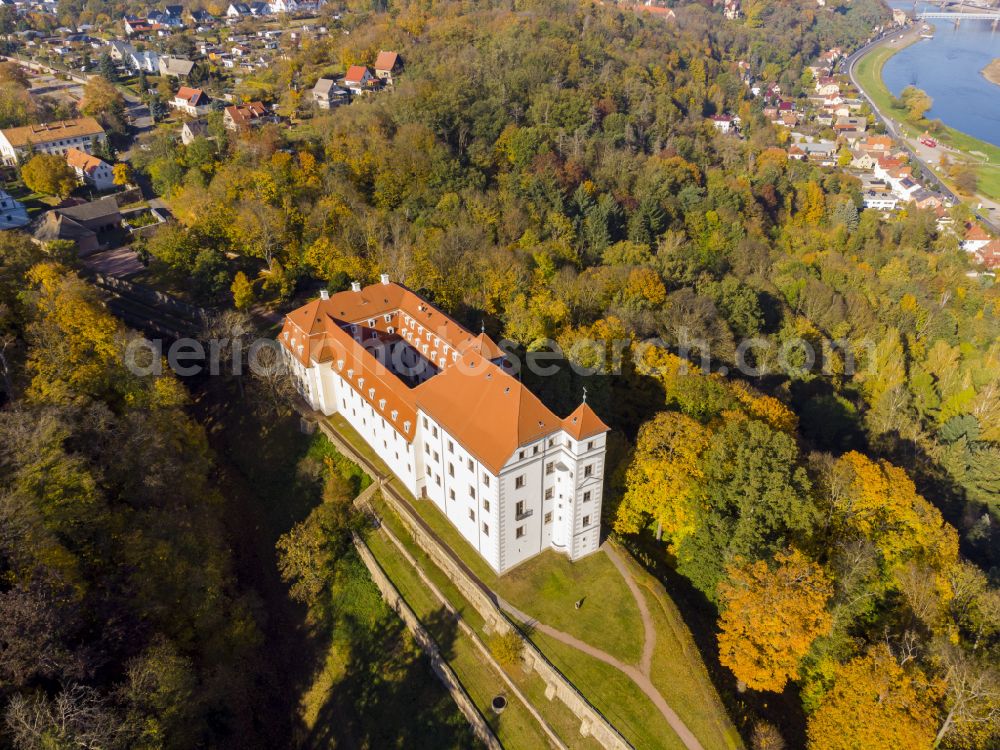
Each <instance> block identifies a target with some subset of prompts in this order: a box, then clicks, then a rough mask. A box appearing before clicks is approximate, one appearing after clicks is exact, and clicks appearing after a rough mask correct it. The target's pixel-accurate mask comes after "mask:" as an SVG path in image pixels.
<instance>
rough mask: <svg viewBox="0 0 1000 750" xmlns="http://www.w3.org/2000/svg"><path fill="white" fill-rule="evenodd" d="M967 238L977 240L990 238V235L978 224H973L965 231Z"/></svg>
mask: <svg viewBox="0 0 1000 750" xmlns="http://www.w3.org/2000/svg"><path fill="white" fill-rule="evenodd" d="M965 239H967V240H971V241H972V242H976V241H977V240H989V239H990V235H989V234H988V233H987V232H986V230H985V229H983V228H982V227H981V226H979V225H978V224H971V225H970V226H969V228H968V230H967V231H966V232H965Z"/></svg>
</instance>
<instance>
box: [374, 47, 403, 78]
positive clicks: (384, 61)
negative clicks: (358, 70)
mask: <svg viewBox="0 0 1000 750" xmlns="http://www.w3.org/2000/svg"><path fill="white" fill-rule="evenodd" d="M402 68H403V63H402V60H400V59H399V54H398V53H396V52H387V51H385V50H382V51H381V52H379V53H378V57H376V58H375V75H376V76H377V77H378V79H379V80H380V81H382V82H383V83H385V84H386V85H388V86H392V84H393V76H394V75H396V74H397V73H399V71H400V70H402Z"/></svg>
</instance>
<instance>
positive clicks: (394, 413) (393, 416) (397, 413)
mask: <svg viewBox="0 0 1000 750" xmlns="http://www.w3.org/2000/svg"><path fill="white" fill-rule="evenodd" d="M389 416H390V417H392V421H393V422H395V421H396V417H398V416H399V412H398V411H396V410H395V409H393V410H392V411H391V412H389Z"/></svg>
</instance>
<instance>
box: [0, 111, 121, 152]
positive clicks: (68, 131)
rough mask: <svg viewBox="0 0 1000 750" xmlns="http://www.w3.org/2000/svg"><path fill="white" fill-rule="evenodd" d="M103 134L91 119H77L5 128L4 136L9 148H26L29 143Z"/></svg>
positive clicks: (102, 130) (97, 124) (96, 123)
mask: <svg viewBox="0 0 1000 750" xmlns="http://www.w3.org/2000/svg"><path fill="white" fill-rule="evenodd" d="M103 133H104V128H102V127H101V126H100V124H99V123H98V122H97V120H95V119H94V118H93V117H77V118H76V119H74V120H61V121H59V122H50V123H42V124H41V125H24V126H23V127H19V128H6V129H5V130H4V131H3V134H4V136H5V137H6V138H7V141H8V142H9V143H10V145H11V146H15V147H19V146H27V145H28V144H29V143H48V142H50V141H57V140H61V139H63V138H79V137H87V136H97V135H101V134H103Z"/></svg>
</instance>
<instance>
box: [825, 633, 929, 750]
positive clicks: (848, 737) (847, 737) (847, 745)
mask: <svg viewBox="0 0 1000 750" xmlns="http://www.w3.org/2000/svg"><path fill="white" fill-rule="evenodd" d="M941 694H942V687H941V685H940V684H938V683H936V682H932V681H931V680H929V679H927V677H926V675H924V674H923V673H922V672H921V671H920V670H919V669H917V668H916V667H915V666H913V665H912V663H911V664H910V665H908V666H907V667H906V668H904V667H902V666H900V665H899V663H898V662H897V661H896V659H895V658H893V655H892V653H891V652H890V651H889V649H888V647H887V646H886V645H885V644H879V645H877V646H874V647H873V648H871V649H870V650H869V651H868V653H866V654H864V655H862V656H859V657H857V658H855V659H852V660H851V661H849V662H847V663H846V664H842V665H840V666H839V667H838V668H837V669H836V671H835V673H834V684H833V687H832V688H831V689H830V691H829V692H827V694H826V695H825V696H824V697H823V701H822V703H820V705H819V707H818V708H817V709H816V711H815V712H813V715H812V716H811V717H810V718H809V726H808V733H809V748H810V750H856V748H865V747H870V748H891V749H892V750H927V748H930V747H932V746H933V744H934V735H935V732H936V730H937V720H936V713H937V710H936V703H937V701H938V700H939V699H940V697H941Z"/></svg>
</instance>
